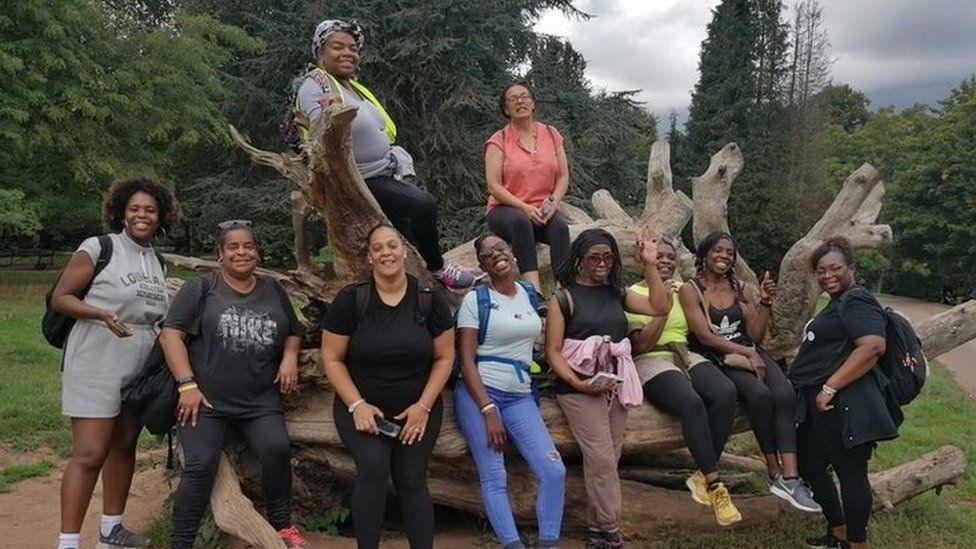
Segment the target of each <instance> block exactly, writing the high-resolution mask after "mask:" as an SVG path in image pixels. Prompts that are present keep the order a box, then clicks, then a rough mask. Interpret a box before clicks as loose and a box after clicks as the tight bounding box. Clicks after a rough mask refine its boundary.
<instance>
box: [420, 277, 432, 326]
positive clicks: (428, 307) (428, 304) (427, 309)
mask: <svg viewBox="0 0 976 549" xmlns="http://www.w3.org/2000/svg"><path fill="white" fill-rule="evenodd" d="M433 310H434V287H433V286H431V285H430V284H426V283H423V282H420V281H419V280H418V281H417V311H416V316H417V324H421V325H425V326H426V325H427V322H428V321H429V320H430V313H431V311H433Z"/></svg>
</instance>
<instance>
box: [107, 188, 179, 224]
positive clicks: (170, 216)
mask: <svg viewBox="0 0 976 549" xmlns="http://www.w3.org/2000/svg"><path fill="white" fill-rule="evenodd" d="M139 192H142V193H146V194H148V195H149V196H151V197H153V199H154V200H155V201H156V209H157V211H158V212H159V229H162V231H163V232H168V231H169V230H171V229H172V228H173V227H174V226H175V225H176V222H177V221H179V219H180V203H179V201H178V200H176V197H175V196H173V191H171V190H169V187H167V186H166V185H163V184H162V183H160V182H159V181H156V180H154V179H150V178H148V177H134V178H132V179H123V180H121V181H116V182H115V183H112V186H111V187H109V189H108V195H107V196H106V197H105V200H104V201H103V202H102V223H104V224H105V226H106V227H108V229H109V230H110V231H112V232H119V231H121V230H122V229H123V228H125V208H126V206H127V205H128V204H129V199H130V198H132V195H134V194H136V193H139Z"/></svg>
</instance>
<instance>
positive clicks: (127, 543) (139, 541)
mask: <svg viewBox="0 0 976 549" xmlns="http://www.w3.org/2000/svg"><path fill="white" fill-rule="evenodd" d="M98 543H99V546H101V545H107V546H109V547H144V546H146V545H148V544H149V539H148V538H146V537H145V536H140V535H139V534H137V533H135V532H133V531H131V530H129V529H128V528H126V527H125V526H122V525H121V524H116V525H115V527H113V528H112V532H111V533H110V534H109V535H107V536H103V535H101V534H99V536H98Z"/></svg>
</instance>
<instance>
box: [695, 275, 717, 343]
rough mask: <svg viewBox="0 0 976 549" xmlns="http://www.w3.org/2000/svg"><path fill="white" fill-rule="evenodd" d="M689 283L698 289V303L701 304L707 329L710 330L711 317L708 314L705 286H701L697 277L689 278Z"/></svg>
mask: <svg viewBox="0 0 976 549" xmlns="http://www.w3.org/2000/svg"><path fill="white" fill-rule="evenodd" d="M691 285H692V286H694V287H695V289H696V290H698V303H699V304H700V305H701V308H702V313H704V314H705V322H707V323H708V329H709V330H711V328H712V317H711V316H709V315H708V307H709V303H708V298H707V297H705V288H704V287H703V286H702V284H701V282H699V281H698V279H697V278H692V279H691Z"/></svg>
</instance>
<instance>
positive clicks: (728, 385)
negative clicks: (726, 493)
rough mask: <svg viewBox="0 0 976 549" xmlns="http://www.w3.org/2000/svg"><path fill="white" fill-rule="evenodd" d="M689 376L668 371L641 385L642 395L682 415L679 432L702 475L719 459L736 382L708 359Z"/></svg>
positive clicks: (711, 470) (729, 422)
mask: <svg viewBox="0 0 976 549" xmlns="http://www.w3.org/2000/svg"><path fill="white" fill-rule="evenodd" d="M690 375H691V378H690V379H689V377H688V376H686V375H685V374H683V373H681V372H677V371H674V370H669V371H666V372H663V373H660V374H658V375H656V376H654V377H653V378H651V379H650V380H648V382H647V383H645V384H644V397H645V398H647V400H648V401H649V402H650V403H651V404H653V405H655V406H657V407H658V408H660V409H661V410H662V411H664V412H666V413H668V414H673V415H676V416H678V417H680V418H681V432H682V434H683V435H684V438H685V443H687V445H688V450H689V451H690V452H691V456H692V457H693V458H694V459H695V463H696V464H697V465H698V468H699V469H701V472H702V473H704V474H706V475H707V474H709V473H714V472H715V471H717V470H718V458H719V456H721V455H722V449H723V448H725V442H726V441H728V440H729V435H730V434H731V433H732V422H733V421H735V396H736V393H735V385H733V384H732V382H731V381H730V380H729V378H727V377H726V376H724V375H723V374H722V372H721V371H720V370H719V369H718V367H717V366H715V365H714V364H712V363H711V362H703V363H701V364H698V365H696V366H695V367H693V368H692V369H691V371H690Z"/></svg>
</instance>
